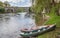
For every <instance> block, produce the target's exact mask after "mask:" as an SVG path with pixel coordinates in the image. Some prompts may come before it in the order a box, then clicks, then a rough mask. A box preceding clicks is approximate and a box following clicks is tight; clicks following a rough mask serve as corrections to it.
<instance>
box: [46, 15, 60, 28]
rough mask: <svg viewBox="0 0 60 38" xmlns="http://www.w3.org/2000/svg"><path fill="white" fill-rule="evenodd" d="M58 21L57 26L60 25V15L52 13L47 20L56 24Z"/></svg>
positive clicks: (48, 22)
mask: <svg viewBox="0 0 60 38" xmlns="http://www.w3.org/2000/svg"><path fill="white" fill-rule="evenodd" d="M54 23H56V26H57V27H60V16H57V15H50V19H49V20H48V21H47V22H46V24H54Z"/></svg>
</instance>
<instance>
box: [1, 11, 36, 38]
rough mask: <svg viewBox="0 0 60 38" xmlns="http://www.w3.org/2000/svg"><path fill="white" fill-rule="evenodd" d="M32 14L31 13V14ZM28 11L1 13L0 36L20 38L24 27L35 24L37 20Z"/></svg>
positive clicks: (2, 37)
mask: <svg viewBox="0 0 60 38" xmlns="http://www.w3.org/2000/svg"><path fill="white" fill-rule="evenodd" d="M30 16H31V15H30ZM30 16H27V15H26V12H24V13H19V14H0V38H18V37H20V35H19V34H20V33H21V32H20V30H21V29H22V28H28V29H30V28H31V27H32V26H35V20H34V19H32V17H30Z"/></svg>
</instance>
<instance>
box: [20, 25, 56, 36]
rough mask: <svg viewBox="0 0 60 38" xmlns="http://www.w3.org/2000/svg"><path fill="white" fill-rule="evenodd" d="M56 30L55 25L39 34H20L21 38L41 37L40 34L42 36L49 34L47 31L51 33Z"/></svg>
mask: <svg viewBox="0 0 60 38" xmlns="http://www.w3.org/2000/svg"><path fill="white" fill-rule="evenodd" d="M55 28H56V25H54V26H52V27H51V28H49V29H46V30H43V31H40V32H34V33H31V34H29V33H27V34H20V35H21V36H22V37H33V36H38V35H41V34H44V33H46V32H49V31H52V30H55Z"/></svg>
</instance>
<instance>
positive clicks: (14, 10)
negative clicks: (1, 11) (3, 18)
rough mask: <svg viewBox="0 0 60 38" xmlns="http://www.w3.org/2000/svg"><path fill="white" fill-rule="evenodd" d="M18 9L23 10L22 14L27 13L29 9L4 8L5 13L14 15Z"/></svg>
mask: <svg viewBox="0 0 60 38" xmlns="http://www.w3.org/2000/svg"><path fill="white" fill-rule="evenodd" d="M20 8H23V9H24V12H29V7H5V12H6V13H16V11H17V10H18V9H20Z"/></svg>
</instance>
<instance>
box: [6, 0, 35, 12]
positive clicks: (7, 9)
mask: <svg viewBox="0 0 60 38" xmlns="http://www.w3.org/2000/svg"><path fill="white" fill-rule="evenodd" d="M31 2H32V5H33V4H34V3H35V2H34V0H31ZM20 8H23V9H24V12H29V8H30V7H5V12H7V13H11V12H14V13H15V12H16V11H17V10H18V9H20Z"/></svg>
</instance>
